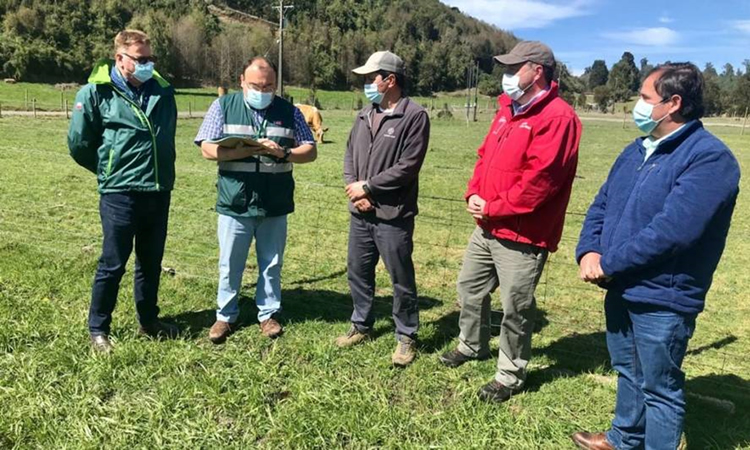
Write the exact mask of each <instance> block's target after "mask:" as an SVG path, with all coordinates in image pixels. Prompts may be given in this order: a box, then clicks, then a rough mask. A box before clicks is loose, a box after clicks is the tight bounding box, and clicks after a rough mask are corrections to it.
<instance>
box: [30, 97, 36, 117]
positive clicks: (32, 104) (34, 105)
mask: <svg viewBox="0 0 750 450" xmlns="http://www.w3.org/2000/svg"><path fill="white" fill-rule="evenodd" d="M31 108H32V110H33V111H34V118H35V119H36V99H33V100H32V101H31Z"/></svg>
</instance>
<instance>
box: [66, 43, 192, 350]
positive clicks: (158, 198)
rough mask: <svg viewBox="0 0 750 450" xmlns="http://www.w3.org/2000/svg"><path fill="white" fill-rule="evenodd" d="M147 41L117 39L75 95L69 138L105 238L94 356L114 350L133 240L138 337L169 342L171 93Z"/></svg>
mask: <svg viewBox="0 0 750 450" xmlns="http://www.w3.org/2000/svg"><path fill="white" fill-rule="evenodd" d="M154 61H155V58H154V56H153V55H152V53H151V45H150V41H149V38H148V36H147V35H146V34H145V33H143V32H141V31H137V30H125V31H123V32H121V33H119V34H118V35H117V37H115V60H114V61H100V62H99V63H97V65H96V66H95V67H94V70H93V72H92V73H91V76H90V77H89V84H87V85H86V86H84V87H83V88H82V89H81V90H80V91H79V92H78V95H77V96H76V101H75V106H74V107H73V117H72V119H71V122H70V130H69V132H68V147H69V149H70V154H71V156H72V157H73V159H74V160H75V161H76V162H77V163H78V164H80V165H81V166H83V167H85V168H86V169H88V170H90V171H91V172H93V173H94V174H96V176H97V180H98V182H99V193H100V194H101V198H100V201H99V211H100V214H101V220H102V231H103V234H104V239H103V243H102V255H101V257H100V258H99V265H98V267H97V270H96V277H95V278H94V286H93V292H92V295H91V308H90V310H89V332H90V335H91V342H92V344H93V346H94V348H95V349H96V350H99V351H103V352H108V351H110V350H111V349H112V344H111V342H110V340H109V332H110V323H111V321H112V311H114V308H115V303H116V302H117V293H118V290H119V288H120V280H121V278H122V275H123V274H124V273H125V265H126V264H127V262H128V258H129V257H130V253H131V251H132V250H133V240H135V255H136V261H135V291H134V296H135V305H136V311H137V313H138V321H139V322H140V329H139V331H140V333H142V334H145V335H148V336H151V337H161V336H166V337H174V336H176V335H177V334H178V332H179V330H178V329H177V327H176V326H174V325H171V324H166V323H164V322H161V321H160V320H159V319H158V316H159V307H158V306H157V305H156V303H157V292H158V290H159V277H160V275H161V260H162V256H163V254H164V244H165V242H166V238H167V219H168V216H169V201H170V192H171V191H172V187H173V185H174V160H175V130H176V126H177V107H176V106H175V99H174V89H172V87H171V86H170V85H169V83H167V82H166V81H165V80H164V79H163V78H162V77H161V76H159V74H158V73H157V72H155V71H154V70H153V66H154Z"/></svg>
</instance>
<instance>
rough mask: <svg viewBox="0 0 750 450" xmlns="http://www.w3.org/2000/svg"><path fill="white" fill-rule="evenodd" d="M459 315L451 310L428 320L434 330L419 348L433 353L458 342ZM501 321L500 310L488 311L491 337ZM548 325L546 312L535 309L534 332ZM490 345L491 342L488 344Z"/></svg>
mask: <svg viewBox="0 0 750 450" xmlns="http://www.w3.org/2000/svg"><path fill="white" fill-rule="evenodd" d="M460 315H461V312H460V311H451V312H449V313H448V314H445V315H443V316H442V317H440V318H438V319H437V320H434V321H432V322H429V325H432V326H434V327H435V332H434V333H433V334H432V335H430V337H429V338H427V339H424V340H422V341H421V344H420V349H421V350H422V352H424V353H435V352H437V351H440V350H442V349H443V348H444V347H445V345H446V344H447V343H449V342H451V341H454V342H455V343H456V345H457V344H458V334H459V332H460V330H459V328H458V319H459V317H460ZM502 322H503V312H502V311H495V310H493V311H491V312H490V336H491V339H493V338H495V337H497V336H499V335H500V329H501V324H502ZM547 325H549V320H548V319H547V312H546V311H544V310H543V309H537V312H536V319H535V321H534V333H538V332H539V331H541V330H542V329H543V328H544V327H546V326H547ZM490 345H491V344H490Z"/></svg>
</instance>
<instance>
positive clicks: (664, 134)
mask: <svg viewBox="0 0 750 450" xmlns="http://www.w3.org/2000/svg"><path fill="white" fill-rule="evenodd" d="M703 85H704V84H703V77H702V75H701V73H700V71H699V70H698V68H697V67H695V66H694V65H693V64H690V63H668V64H664V65H661V66H658V67H656V68H655V69H654V70H653V71H652V72H651V74H650V75H649V76H648V77H646V79H645V80H644V81H643V86H642V87H641V91H640V96H641V98H640V100H639V101H638V103H637V104H636V106H635V108H634V109H633V116H634V119H635V122H636V125H638V127H639V128H640V130H641V131H643V132H644V133H646V134H647V136H646V137H642V138H638V139H636V140H635V142H633V143H632V144H630V145H628V146H627V147H626V148H625V150H624V151H623V152H622V154H621V155H620V156H619V158H618V159H617V161H615V164H614V166H613V167H612V170H611V171H610V173H609V176H608V178H607V181H606V182H605V183H604V185H603V186H602V187H601V189H600V190H599V194H598V195H597V196H596V198H595V199H594V203H593V204H592V205H591V207H590V208H589V211H588V214H587V215H586V220H585V221H584V224H583V229H582V230H581V237H580V241H579V243H578V248H577V249H576V258H577V260H578V262H579V264H580V276H581V278H582V279H583V280H584V281H587V282H590V283H595V284H598V285H600V286H602V287H604V288H606V289H607V295H606V299H605V305H604V308H605V316H606V320H607V347H608V348H609V353H610V357H611V359H612V367H613V368H614V369H615V370H616V371H617V372H618V375H619V376H618V384H617V405H616V407H615V418H614V420H613V421H612V426H611V428H610V430H609V431H607V432H606V433H586V432H578V433H576V434H574V435H573V440H574V441H575V442H576V443H577V444H578V445H579V446H580V447H581V448H588V449H612V448H622V449H626V448H627V449H629V448H643V447H644V446H645V448H648V449H674V448H677V446H678V445H679V443H680V436H681V434H682V425H683V421H684V418H685V395H684V392H683V388H684V384H685V374H684V372H683V371H682V369H681V366H682V360H683V357H684V356H685V351H686V349H687V345H688V341H689V340H690V337H691V336H692V335H693V331H694V330H695V319H696V316H697V315H698V313H700V312H701V311H702V310H703V306H704V301H705V298H706V294H707V293H708V289H709V287H710V286H711V279H712V277H713V273H714V271H715V270H716V266H717V265H718V263H719V259H720V258H721V254H722V252H723V250H724V244H725V242H726V237H727V233H728V231H729V224H730V220H731V217H732V212H733V211H734V206H735V202H736V199H737V194H738V192H739V179H740V170H739V165H738V164H737V161H736V160H735V158H734V156H733V155H732V153H731V151H730V150H729V149H728V148H727V147H726V146H725V145H724V144H723V143H722V142H721V141H719V140H718V139H717V138H716V137H715V136H713V135H712V134H711V133H709V132H708V131H706V130H704V129H703V125H702V124H701V122H700V121H699V120H698V119H700V118H701V117H702V116H703Z"/></svg>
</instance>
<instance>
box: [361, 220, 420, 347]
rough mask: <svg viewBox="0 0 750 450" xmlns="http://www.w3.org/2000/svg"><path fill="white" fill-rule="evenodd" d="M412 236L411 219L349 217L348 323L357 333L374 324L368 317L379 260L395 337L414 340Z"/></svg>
mask: <svg viewBox="0 0 750 450" xmlns="http://www.w3.org/2000/svg"><path fill="white" fill-rule="evenodd" d="M413 234H414V218H413V217H411V218H408V219H400V220H395V221H388V222H384V221H380V220H378V219H375V218H369V217H362V216H357V215H352V216H351V221H350V223H349V255H348V261H347V268H348V279H349V289H350V290H351V293H352V299H353V300H354V312H353V313H352V324H354V326H355V327H356V328H357V329H358V330H360V331H363V332H368V331H370V330H371V329H372V326H373V323H374V322H375V318H374V317H373V314H372V302H373V299H374V296H375V267H376V266H377V264H378V259H379V258H380V257H382V258H383V263H384V264H385V268H386V269H387V270H388V273H389V274H390V276H391V282H392V283H393V321H394V322H395V324H396V336H397V337H399V338H400V337H401V336H406V337H409V338H412V339H416V336H417V329H418V328H419V309H418V307H417V283H416V281H415V279H414V263H413V262H412V259H411V255H412V252H413V250H414V244H413V242H412V236H413Z"/></svg>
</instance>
